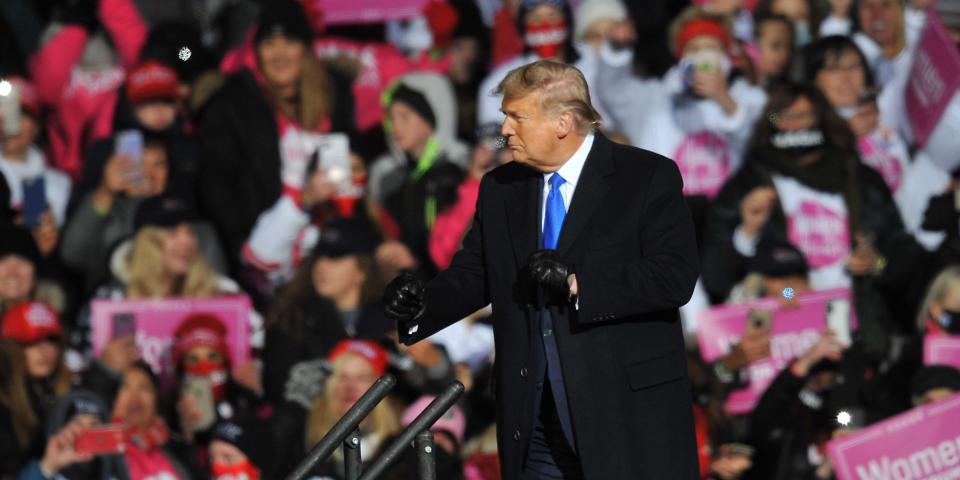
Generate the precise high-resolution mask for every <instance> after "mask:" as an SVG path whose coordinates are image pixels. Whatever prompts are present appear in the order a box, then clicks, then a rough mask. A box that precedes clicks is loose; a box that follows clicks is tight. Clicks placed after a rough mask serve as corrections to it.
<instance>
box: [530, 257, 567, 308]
mask: <svg viewBox="0 0 960 480" xmlns="http://www.w3.org/2000/svg"><path fill="white" fill-rule="evenodd" d="M527 268H528V269H529V271H530V280H531V281H532V282H533V283H534V284H536V285H540V286H542V287H543V288H544V290H546V292H547V293H548V294H549V295H551V296H555V297H556V298H558V299H562V300H567V299H569V298H570V285H569V284H568V283H567V277H569V276H570V275H571V274H572V273H573V267H572V266H570V265H567V264H565V263H563V262H561V261H560V256H559V255H557V251H556V250H546V249H545V250H537V251H536V252H533V254H531V255H530V260H529V261H528V262H527Z"/></svg>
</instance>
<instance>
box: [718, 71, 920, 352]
mask: <svg viewBox="0 0 960 480" xmlns="http://www.w3.org/2000/svg"><path fill="white" fill-rule="evenodd" d="M764 238H773V239H778V240H780V241H782V242H789V243H790V244H792V245H794V246H795V247H797V248H798V249H799V250H800V251H801V252H802V253H803V255H804V257H805V258H806V259H807V262H808V264H809V267H810V270H809V280H810V287H811V288H812V289H813V290H823V289H831V288H844V287H846V288H851V289H852V291H853V296H854V307H855V309H856V312H857V318H858V319H859V323H860V325H859V340H860V341H862V342H863V344H864V348H865V351H866V352H867V353H868V354H870V355H871V356H873V357H874V358H879V357H880V356H882V355H883V354H884V352H885V351H886V343H887V340H888V336H889V333H890V330H891V329H893V328H894V327H895V325H894V323H893V318H892V315H891V311H890V304H892V303H894V302H896V301H898V300H903V298H902V297H903V292H904V291H905V286H906V285H907V284H908V283H909V281H910V280H911V279H912V275H913V268H914V266H913V265H912V262H914V259H915V256H914V252H917V249H918V245H917V244H916V242H915V241H914V240H913V238H912V237H911V236H910V235H909V234H908V233H907V232H906V231H905V230H904V228H903V222H902V221H901V220H900V213H899V211H898V210H897V206H896V204H895V203H894V201H893V197H892V195H891V194H890V190H889V189H888V188H887V185H886V183H884V180H883V178H882V177H881V176H880V175H879V174H878V173H877V172H876V171H874V170H873V169H871V168H869V167H867V166H866V165H864V164H863V163H861V161H860V158H859V155H858V152H857V144H856V139H855V137H854V136H853V133H852V132H851V131H850V129H849V127H848V126H847V124H846V122H845V121H844V120H843V119H842V118H841V117H840V116H838V115H837V114H836V113H835V111H834V109H833V108H832V107H831V106H830V104H829V103H828V102H827V100H826V98H824V96H823V94H822V93H821V92H820V91H819V89H817V88H816V87H813V86H803V85H780V86H778V87H775V88H773V89H772V90H771V92H770V100H769V102H768V103H767V106H766V107H765V108H764V111H763V114H762V115H761V117H760V119H759V120H758V121H757V123H756V126H755V128H754V131H753V137H752V139H751V141H750V144H749V146H748V148H747V155H746V158H745V159H744V166H743V168H742V169H741V170H740V171H739V172H737V174H736V175H734V176H733V177H732V178H731V179H730V180H729V181H728V182H727V183H726V184H725V185H724V187H723V189H722V190H721V191H720V194H719V195H718V197H717V199H716V202H715V203H714V205H713V206H712V207H711V210H710V214H709V218H708V221H707V231H706V242H705V247H704V254H703V281H704V286H705V287H706V288H707V291H708V292H709V293H710V296H711V297H712V298H713V299H715V300H717V301H722V300H723V299H724V298H726V296H727V295H728V294H729V292H730V288H731V287H732V286H733V285H734V284H735V283H736V282H737V281H739V280H740V277H742V275H743V273H744V271H745V264H746V263H745V262H746V261H747V259H749V258H751V257H752V256H753V255H754V253H755V250H756V245H757V244H758V243H759V241H760V240H761V239H764ZM888 301H889V303H888ZM901 326H906V327H911V326H912V325H901Z"/></svg>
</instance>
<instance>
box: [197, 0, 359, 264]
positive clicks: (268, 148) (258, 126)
mask: <svg viewBox="0 0 960 480" xmlns="http://www.w3.org/2000/svg"><path fill="white" fill-rule="evenodd" d="M306 18H307V17H306V15H305V13H304V11H303V8H302V7H301V6H300V5H299V2H295V1H293V0H279V1H275V2H267V3H265V4H264V8H263V11H262V12H261V15H260V18H259V20H258V22H259V24H258V26H257V29H256V32H255V35H254V52H253V54H252V55H250V57H249V58H247V59H246V62H245V63H246V64H245V68H244V69H243V70H241V71H240V72H238V73H236V74H234V75H233V76H231V77H229V78H228V79H227V80H226V82H225V83H224V85H223V87H222V88H221V89H220V90H219V91H218V92H217V94H216V95H215V96H214V97H213V98H212V99H211V100H210V103H209V105H208V106H207V107H206V108H205V110H204V113H203V115H202V117H201V121H200V130H201V138H202V139H203V141H202V144H201V158H203V159H204V161H202V162H200V175H199V183H200V199H201V204H202V206H203V209H204V210H205V213H206V214H207V215H208V216H209V217H210V218H211V219H213V221H214V222H215V224H216V227H217V230H218V234H219V235H220V237H221V239H222V240H223V242H224V243H225V246H226V249H227V257H228V258H229V259H231V261H233V262H236V263H235V264H234V265H232V267H233V268H234V270H236V269H238V268H240V267H241V265H240V264H239V261H240V259H241V258H242V257H241V255H240V252H241V250H242V247H243V243H244V242H245V241H246V239H247V237H248V235H249V234H250V230H251V228H252V227H253V226H254V224H255V222H256V220H257V216H258V215H260V214H261V213H262V212H264V211H265V210H267V209H268V208H269V207H270V206H271V205H273V204H274V203H275V202H277V201H278V200H279V199H281V198H282V197H284V196H289V197H290V198H291V199H293V200H294V201H295V202H296V203H297V204H298V205H299V203H300V192H301V190H302V189H303V188H304V185H305V184H306V183H307V180H308V179H307V170H308V168H307V167H308V164H309V161H310V157H311V154H312V153H313V152H314V150H315V149H316V147H315V146H312V143H311V140H310V139H311V138H315V137H314V136H315V135H318V134H324V133H330V132H345V133H348V134H350V133H353V131H354V129H355V126H354V115H353V107H354V105H353V95H352V93H351V89H350V85H349V82H348V81H346V79H342V78H340V77H339V76H338V75H336V74H335V73H333V72H332V71H331V70H328V69H327V68H326V66H324V65H323V64H321V63H320V61H319V60H318V59H317V58H316V56H315V55H314V54H313V52H312V50H311V43H312V41H313V35H314V34H313V30H312V27H311V26H310V24H309V23H308V21H307V19H306Z"/></svg>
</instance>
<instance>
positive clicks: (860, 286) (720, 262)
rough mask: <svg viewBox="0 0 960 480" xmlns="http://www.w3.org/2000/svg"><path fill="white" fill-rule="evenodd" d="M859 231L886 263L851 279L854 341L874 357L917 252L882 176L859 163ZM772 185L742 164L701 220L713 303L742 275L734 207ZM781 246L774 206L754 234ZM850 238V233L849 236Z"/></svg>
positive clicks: (783, 225)
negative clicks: (873, 273) (874, 271)
mask: <svg viewBox="0 0 960 480" xmlns="http://www.w3.org/2000/svg"><path fill="white" fill-rule="evenodd" d="M857 174H858V177H859V182H860V204H861V205H860V219H859V220H860V221H859V225H860V228H861V230H863V231H864V232H866V233H869V234H872V235H873V236H874V240H873V242H874V246H875V248H876V249H877V251H878V253H879V254H880V255H882V256H884V257H885V258H886V259H887V266H886V268H885V269H884V270H883V272H882V273H881V274H880V275H878V276H863V277H854V279H853V295H854V305H855V308H856V312H857V320H858V324H859V338H860V339H861V341H862V342H863V343H864V347H865V349H866V350H865V351H866V353H867V354H868V355H869V356H870V357H872V358H874V359H879V358H881V357H882V356H883V355H884V354H885V353H886V349H887V343H888V341H889V338H888V337H889V334H890V333H891V332H892V328H893V322H894V321H893V319H892V318H891V313H890V305H889V304H888V302H895V301H896V300H897V299H899V298H901V297H902V292H903V291H904V287H906V286H907V285H908V284H909V283H910V282H911V281H912V280H913V278H914V274H915V268H914V267H915V260H916V258H917V256H918V255H920V252H921V249H920V247H919V245H918V244H917V243H916V241H915V240H914V239H913V237H912V236H911V235H910V234H909V233H907V231H906V230H905V229H904V226H903V222H902V221H901V219H900V212H899V210H898V209H897V205H896V203H894V200H893V196H892V195H891V194H890V190H889V189H888V188H887V186H886V184H885V183H884V181H883V178H882V177H881V176H880V174H878V173H877V172H876V171H874V170H873V169H871V168H870V167H868V166H866V165H863V164H860V165H859V166H858V171H857ZM764 185H766V186H772V185H773V183H772V180H771V179H770V176H769V174H768V173H766V171H765V170H763V169H762V167H759V166H757V165H756V164H755V163H752V162H748V163H746V164H745V165H744V166H743V168H741V169H740V170H739V171H738V172H737V173H736V174H735V175H734V176H733V177H731V178H730V179H729V180H728V181H727V183H726V184H725V185H724V186H723V189H721V190H720V194H719V195H718V196H717V197H716V199H715V200H714V204H713V206H712V207H711V209H710V213H709V215H708V218H707V229H706V236H705V239H704V252H703V284H704V287H706V289H707V292H708V293H709V294H710V297H711V299H712V300H713V301H714V302H722V301H723V300H724V299H726V298H727V297H728V296H729V294H730V290H731V289H732V288H733V286H734V285H735V284H736V283H737V282H739V281H740V280H742V279H743V277H744V276H745V275H746V273H747V271H746V270H747V258H746V257H744V256H743V255H741V254H740V253H739V252H738V251H737V249H736V248H734V246H733V234H734V231H735V230H736V228H737V227H738V226H739V225H740V221H741V220H740V203H741V202H742V201H743V199H744V198H745V197H746V196H747V195H748V194H749V193H750V191H751V190H753V189H754V188H757V187H759V186H764ZM767 236H770V237H771V238H776V239H778V240H779V241H781V242H786V241H787V219H786V215H785V214H784V213H783V209H782V208H781V207H780V205H779V203H778V204H777V205H776V206H775V208H774V210H773V212H772V213H771V215H770V219H769V220H768V221H767V224H766V226H764V228H763V230H762V231H761V233H760V237H761V238H764V237H767ZM850 238H851V239H853V238H854V235H853V234H852V233H851V235H850Z"/></svg>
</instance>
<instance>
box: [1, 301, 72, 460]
mask: <svg viewBox="0 0 960 480" xmlns="http://www.w3.org/2000/svg"><path fill="white" fill-rule="evenodd" d="M2 324H3V327H2V335H0V337H2V338H0V477H2V478H5V477H6V476H7V475H16V474H17V473H18V472H19V471H20V469H21V468H23V467H24V466H25V465H26V464H27V463H28V462H29V460H30V459H32V458H36V457H40V456H42V454H43V446H44V435H43V426H44V424H45V421H46V418H47V413H48V412H49V411H50V410H51V409H52V408H53V405H54V403H55V401H56V399H57V397H58V396H60V395H63V394H65V393H66V392H67V391H68V390H69V389H70V383H71V379H72V375H71V373H70V370H68V369H67V366H66V364H65V363H64V358H63V347H62V340H63V330H62V329H61V327H60V319H59V317H58V316H57V313H56V312H54V311H53V309H52V308H50V307H49V306H47V305H46V304H43V303H40V302H27V303H22V304H19V305H17V306H14V307H12V308H10V309H9V310H8V311H7V312H6V314H4V316H3V321H2Z"/></svg>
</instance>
